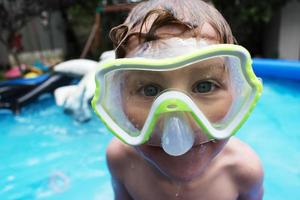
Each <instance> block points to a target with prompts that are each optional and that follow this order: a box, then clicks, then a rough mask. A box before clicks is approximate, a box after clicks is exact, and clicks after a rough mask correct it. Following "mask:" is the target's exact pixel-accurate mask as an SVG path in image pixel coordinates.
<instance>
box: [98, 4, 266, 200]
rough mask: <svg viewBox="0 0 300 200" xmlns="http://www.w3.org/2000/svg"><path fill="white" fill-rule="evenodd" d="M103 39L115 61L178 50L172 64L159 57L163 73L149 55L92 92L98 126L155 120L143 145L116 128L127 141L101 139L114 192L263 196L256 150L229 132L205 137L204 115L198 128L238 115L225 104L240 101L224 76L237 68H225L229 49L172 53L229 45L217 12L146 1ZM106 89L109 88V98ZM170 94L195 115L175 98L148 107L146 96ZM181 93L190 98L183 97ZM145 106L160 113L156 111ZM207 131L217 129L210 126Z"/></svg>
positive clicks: (143, 197)
mask: <svg viewBox="0 0 300 200" xmlns="http://www.w3.org/2000/svg"><path fill="white" fill-rule="evenodd" d="M111 38H112V40H113V42H114V43H115V45H116V46H117V48H116V56H117V58H136V57H142V58H154V59H164V58H174V57H176V58H177V57H178V56H179V58H178V59H177V60H176V61H174V63H175V64H174V65H175V67H173V66H172V67H171V68H170V69H169V68H168V67H169V65H168V64H162V66H163V67H166V68H167V70H162V71H163V72H161V71H159V70H158V71H157V70H155V69H154V68H155V67H156V66H151V65H152V64H151V63H154V64H153V65H155V62H156V61H149V62H148V61H147V63H148V64H145V66H148V65H149V66H150V67H149V69H150V68H151V69H150V72H148V71H147V70H148V68H147V70H138V67H139V65H137V66H138V67H137V70H135V69H134V70H132V69H131V68H129V69H128V70H124V72H120V73H119V72H116V73H115V74H113V75H110V74H108V75H106V76H103V77H104V78H102V79H105V81H106V82H104V83H105V84H107V85H106V86H105V87H103V88H102V90H101V91H103V90H105V92H106V93H107V94H106V95H107V96H108V97H107V98H104V100H101V101H100V100H98V99H97V98H98V97H96V100H95V102H97V103H98V102H99V104H102V105H101V106H103V108H104V109H103V110H105V111H103V112H107V113H108V114H107V113H106V114H100V115H102V116H101V117H102V118H106V117H107V115H109V116H111V118H110V120H107V121H106V124H109V123H116V124H118V123H120V124H119V127H121V129H122V130H121V129H120V132H122V131H124V132H131V133H132V135H134V134H135V133H136V132H139V131H140V132H143V131H144V129H147V128H144V126H146V125H145V124H147V122H148V120H149V119H150V120H153V121H151V123H152V122H153V124H154V128H152V129H151V128H149V130H150V129H151V131H150V132H151V137H150V138H147V137H146V136H145V138H147V139H144V140H143V142H139V143H137V142H136V143H135V142H134V139H132V141H130V139H126V137H127V136H123V135H122V134H120V135H118V134H117V136H118V137H119V138H120V139H121V140H123V141H125V142H126V143H129V144H134V146H129V145H127V144H124V143H123V142H121V141H120V140H118V139H113V140H112V141H111V142H110V144H109V146H108V148H107V163H108V167H109V170H110V172H111V175H112V184H113V189H114V192H115V199H136V200H154V199H155V200H160V199H161V200H168V199H170V200H171V199H183V200H195V199H204V200H210V199H212V200H218V199H220V200H233V199H240V200H242V199H245V200H260V199H262V195H263V187H262V183H263V170H262V167H261V164H260V161H259V159H258V157H257V156H256V154H255V153H254V152H253V151H252V150H251V149H250V147H248V146H247V145H246V144H244V143H243V142H241V141H239V140H238V139H237V138H234V137H232V138H231V139H230V140H229V139H228V137H227V136H226V137H219V136H217V135H216V137H211V136H208V135H210V134H213V133H210V132H209V131H208V133H207V134H205V130H204V128H203V126H201V123H202V122H203V121H204V122H203V124H204V125H205V124H206V123H207V124H208V125H207V126H209V123H210V124H214V125H216V127H220V128H219V129H222V127H223V126H224V127H227V125H224V124H226V122H227V120H228V118H231V115H232V116H233V117H232V118H237V119H238V118H239V117H235V116H239V115H238V113H239V112H242V111H241V110H239V111H238V112H237V111H235V109H233V107H235V106H233V105H236V104H237V103H238V102H239V101H238V100H236V99H238V98H235V95H239V94H237V93H238V92H237V91H238V89H239V87H242V86H240V85H239V84H234V80H235V79H233V78H231V77H234V76H237V75H236V74H237V73H234V72H233V71H232V70H234V69H231V68H230V67H227V65H230V63H233V62H232V61H231V60H230V59H231V57H232V55H230V56H228V58H227V56H216V55H218V53H216V54H215V56H210V57H209V56H208V58H205V59H200V57H201V56H202V55H204V54H203V53H200V54H199V55H198V54H197V55H198V57H199V59H198V57H197V59H198V60H199V62H198V61H197V62H196V63H194V62H193V63H190V61H189V60H188V59H189V57H188V58H185V57H184V58H183V57H180V56H181V55H184V54H185V53H188V52H192V51H194V50H193V49H200V50H201V49H205V48H206V47H209V46H213V45H215V44H223V43H225V44H233V43H234V37H233V35H232V33H231V30H230V28H229V26H228V24H227V22H226V21H225V20H224V19H223V17H222V16H221V15H220V14H219V12H218V11H217V10H216V9H215V8H213V7H212V6H211V5H208V4H206V3H205V2H203V1H200V0H184V1H183V0H153V1H147V2H143V3H140V4H139V5H137V6H136V7H135V8H134V9H133V10H132V12H131V13H130V14H129V16H128V18H127V19H126V21H125V23H124V24H122V25H120V26H118V27H116V28H114V29H113V30H112V31H111ZM194 47H195V48H194ZM221 48H222V47H221ZM221 52H222V51H221ZM205 55H206V54H205ZM222 55H223V54H222ZM193 56H194V55H193ZM197 59H196V60H197ZM178 60H180V62H179V61H178ZM128 62H129V61H128ZM137 62H139V61H137ZM166 63H170V62H166ZM171 63H173V61H172V62H171ZM178 63H181V64H178ZM182 63H184V64H183V65H182ZM228 63H229V64H228ZM119 65H122V64H119ZM181 65H182V66H183V67H182V66H181ZM116 66H118V64H116V65H115V67H116ZM122 66H123V65H122ZM185 66H190V67H185ZM123 68H124V69H125V68H126V65H124V67H123ZM123 68H122V67H121V68H120V69H123ZM152 68H153V69H154V70H153V69H152ZM119 71H120V70H119ZM121 71H122V70H121ZM238 73H240V72H238ZM233 74H234V75H233ZM199 77H201V78H199ZM198 79H201V80H200V81H198ZM194 80H195V81H194ZM241 80H242V79H241ZM100 85H101V84H100ZM103 85H104V84H103ZM116 85H117V86H116ZM245 88H247V87H245ZM248 88H250V86H249V87H248ZM169 90H171V91H169ZM250 90H251V89H249V91H250ZM97 91H98V90H97ZM116 91H117V92H116ZM118 92H119V93H118ZM110 93H113V95H111V97H110V96H109V95H110ZM172 94H175V97H174V98H177V96H176V95H178V98H179V96H182V98H181V97H180V100H178V99H177V100H178V101H181V100H182V102H184V103H186V104H187V105H188V106H189V105H191V106H190V107H193V106H194V107H197V108H195V109H196V110H197V109H199V110H200V111H201V113H199V112H198V111H195V112H196V113H197V112H198V113H199V114H198V115H193V114H191V113H190V112H186V110H187V109H188V108H187V109H185V108H184V109H183V110H184V111H183V112H181V110H179V109H178V110H176V109H177V107H178V105H179V104H176V102H177V101H173V100H170V102H175V103H171V104H168V106H167V108H165V109H170V110H171V109H175V110H176V112H170V111H164V112H161V111H158V110H159V109H158V108H153V107H155V106H154V105H153V104H155V103H153V102H157V101H158V102H162V101H163V100H162V101H160V99H163V97H161V96H163V95H165V96H166V98H168V95H171V96H172ZM185 94H187V96H189V97H187V98H186V97H185ZM244 96H247V95H244ZM244 96H242V95H241V97H243V98H244ZM248 96H249V95H248ZM99 98H102V96H101V95H100V97H99ZM186 99H192V101H193V103H191V104H189V100H186ZM123 100H124V101H123ZM112 102H114V103H112ZM155 105H156V104H155ZM180 105H181V104H180ZM238 105H239V104H238ZM159 106H160V104H159ZM94 107H96V105H94ZM235 108H236V107H235ZM96 109H98V108H96ZM155 109H156V110H155ZM153 110H154V111H153ZM152 111H153V112H156V113H159V115H157V116H158V117H157V118H156V115H152ZM101 112H102V111H101ZM192 112H194V111H192ZM195 112H194V113H195ZM232 113H234V114H232ZM202 114H203V116H201V117H199V115H202ZM149 116H150V117H149ZM107 118H109V117H107ZM148 118H149V119H148ZM206 120H207V121H208V122H205V121H206ZM104 121H105V120H104ZM199 121H202V122H199ZM229 121H230V120H229ZM230 122H231V121H230ZM151 123H150V124H151ZM228 123H229V122H228ZM128 124H131V125H128ZM199 124H200V125H199ZM108 126H109V127H110V125H108ZM110 128H111V129H114V128H113V127H110ZM207 129H210V128H207ZM211 129H213V130H214V131H215V132H218V130H217V129H218V128H211ZM147 130H148V129H147ZM212 132H213V131H212ZM175 133H176V134H178V137H177V136H175V135H176V134H175ZM129 137H131V136H129ZM218 137H219V138H218ZM132 138H134V137H132ZM182 138H183V139H182ZM212 138H213V139H212ZM216 138H218V139H216ZM142 143H143V144H142ZM137 144H138V145H137Z"/></svg>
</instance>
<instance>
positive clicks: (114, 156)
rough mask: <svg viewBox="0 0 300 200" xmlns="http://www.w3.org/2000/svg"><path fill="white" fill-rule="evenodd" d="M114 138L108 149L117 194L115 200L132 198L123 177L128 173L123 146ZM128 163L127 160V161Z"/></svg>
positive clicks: (109, 163)
mask: <svg viewBox="0 0 300 200" xmlns="http://www.w3.org/2000/svg"><path fill="white" fill-rule="evenodd" d="M118 144H119V143H118V142H116V141H115V140H114V139H113V140H112V141H111V142H110V144H109V145H108V147H107V150H106V160H107V166H108V169H109V171H110V174H111V177H112V179H111V182H112V187H113V190H114V194H115V200H132V198H131V197H130V195H129V193H128V191H127V189H126V187H125V186H124V184H123V182H122V179H123V178H124V174H125V173H126V172H125V171H126V165H125V164H124V162H123V159H124V158H126V155H123V154H124V151H122V146H119V145H118ZM125 163H126V162H125Z"/></svg>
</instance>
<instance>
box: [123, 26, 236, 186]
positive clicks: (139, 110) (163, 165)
mask: <svg viewBox="0 0 300 200" xmlns="http://www.w3.org/2000/svg"><path fill="white" fill-rule="evenodd" d="M159 31H161V32H163V33H166V34H167V33H170V34H172V33H173V32H174V31H178V30H176V27H172V28H170V27H166V28H161V29H160V30H159ZM200 33H201V34H200V36H202V37H203V38H204V39H206V40H208V42H210V43H217V38H216V33H215V32H214V30H213V28H212V27H211V26H210V25H209V24H205V25H204V26H203V28H202V30H201V32H200ZM200 38H201V37H200ZM128 54H130V51H129V52H128ZM125 77H126V81H124V83H123V84H124V85H123V87H122V88H124V91H123V97H124V98H126V99H127V100H126V101H124V105H123V108H124V110H125V113H126V115H127V116H128V119H130V120H131V122H132V123H133V124H134V125H135V127H136V128H138V129H142V127H143V125H144V123H145V120H146V118H147V116H148V113H149V110H150V107H151V105H152V103H153V101H154V99H155V98H156V97H157V95H159V93H160V92H162V91H164V90H167V89H174V90H180V91H185V92H186V93H187V94H188V95H189V96H190V97H191V98H192V99H193V101H194V102H195V103H196V105H197V106H198V107H199V108H200V110H201V111H202V112H203V113H204V115H205V116H206V117H207V118H208V120H209V121H211V122H217V121H220V120H221V119H223V118H224V116H225V115H226V113H227V112H228V110H229V108H230V106H231V103H232V95H231V94H232V93H231V91H230V87H229V86H228V84H229V83H228V82H227V81H226V80H228V78H227V77H228V73H227V71H226V70H225V67H224V60H223V59H222V58H213V59H208V60H206V61H202V62H201V64H200V63H196V64H193V65H191V66H190V67H187V68H182V69H177V70H172V71H165V72H146V71H136V72H134V73H130V74H128V76H125ZM207 77H209V79H208V78H207ZM159 124H161V123H160V122H159ZM191 124H192V129H193V132H194V133H196V135H195V143H194V146H193V147H192V149H191V150H189V151H188V152H187V153H186V154H184V155H182V156H178V157H173V156H170V155H168V154H166V153H165V152H164V151H163V149H162V148H161V144H160V138H159V137H155V136H154V137H151V138H150V139H149V141H148V142H147V143H146V144H144V145H140V146H138V147H136V149H137V150H138V151H139V152H140V153H141V154H142V155H143V156H144V157H145V158H146V160H148V161H150V162H151V163H152V164H153V165H154V166H155V167H157V168H158V169H159V170H160V171H161V172H163V173H164V174H165V175H167V176H169V177H171V178H174V179H179V180H190V179H192V178H195V176H197V175H200V173H201V172H202V171H203V170H204V169H205V167H206V166H207V165H208V164H209V162H210V161H211V160H212V159H213V158H214V156H215V155H216V154H217V153H218V152H219V151H220V150H221V149H222V147H223V146H224V145H225V143H226V141H227V140H219V141H214V142H207V143H205V144H201V138H203V135H204V134H203V132H202V131H201V130H200V129H199V128H198V126H196V125H195V124H193V122H191ZM159 131H161V129H158V130H157V132H159ZM160 134H161V133H158V134H156V135H160Z"/></svg>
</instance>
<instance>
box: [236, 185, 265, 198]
mask: <svg viewBox="0 0 300 200" xmlns="http://www.w3.org/2000/svg"><path fill="white" fill-rule="evenodd" d="M263 193H264V189H263V186H262V184H260V185H258V186H257V187H254V188H253V189H252V190H249V191H248V192H245V193H243V194H240V195H239V198H238V200H262V199H263Z"/></svg>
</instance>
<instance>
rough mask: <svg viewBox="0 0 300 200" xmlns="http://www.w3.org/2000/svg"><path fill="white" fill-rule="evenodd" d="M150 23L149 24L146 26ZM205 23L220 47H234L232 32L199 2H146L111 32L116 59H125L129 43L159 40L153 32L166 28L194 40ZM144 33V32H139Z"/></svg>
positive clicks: (217, 16)
mask: <svg viewBox="0 0 300 200" xmlns="http://www.w3.org/2000/svg"><path fill="white" fill-rule="evenodd" d="M149 22H150V23H149ZM204 23H208V24H210V25H211V26H212V27H213V29H214V30H215V32H216V34H217V38H218V40H219V43H229V44H232V43H235V38H234V36H233V34H232V31H231V29H230V27H229V25H228V23H227V22H226V20H225V19H224V17H223V16H222V15H221V14H220V13H219V11H218V10H217V9H216V8H214V6H213V5H211V4H209V3H206V2H204V1H202V0H149V1H145V2H142V3H140V4H138V5H137V6H135V7H134V8H133V9H132V11H131V12H130V13H129V15H128V17H127V19H126V20H125V22H124V23H123V24H121V25H119V26H116V27H114V28H113V29H112V30H111V31H110V38H111V40H112V42H113V44H114V46H115V50H116V57H117V58H122V57H125V56H126V48H127V47H128V40H129V39H130V38H131V37H133V36H135V37H137V39H138V41H139V43H144V42H149V41H153V40H158V39H160V38H161V36H160V35H157V34H156V31H157V30H158V29H159V28H161V27H163V26H167V25H176V26H179V27H181V29H182V30H183V31H182V32H180V33H179V34H176V35H174V34H173V35H172V36H173V37H176V36H180V35H181V34H183V33H184V32H185V31H192V32H193V37H201V35H199V31H198V32H197V31H196V29H198V30H199V28H200V30H201V28H202V26H203V25H204ZM142 30H146V32H142Z"/></svg>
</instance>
